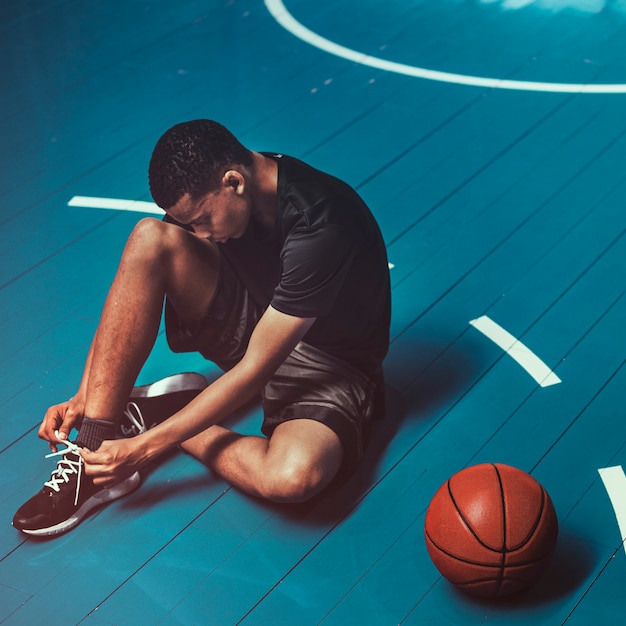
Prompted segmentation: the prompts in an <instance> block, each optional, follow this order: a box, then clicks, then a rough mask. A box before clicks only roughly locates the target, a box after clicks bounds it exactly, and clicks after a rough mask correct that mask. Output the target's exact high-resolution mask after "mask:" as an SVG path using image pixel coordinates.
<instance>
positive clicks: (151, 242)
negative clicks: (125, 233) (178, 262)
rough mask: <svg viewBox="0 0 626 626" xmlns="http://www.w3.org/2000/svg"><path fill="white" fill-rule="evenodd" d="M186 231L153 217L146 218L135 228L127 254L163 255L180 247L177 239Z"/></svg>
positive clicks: (128, 243) (126, 249)
mask: <svg viewBox="0 0 626 626" xmlns="http://www.w3.org/2000/svg"><path fill="white" fill-rule="evenodd" d="M183 233H184V231H183V230H182V229H180V228H178V227H176V226H174V225H173V224H168V223H166V222H163V221H161V220H157V219H155V218H153V217H145V218H143V219H142V220H140V221H139V222H137V224H136V225H135V227H134V228H133V231H132V233H131V234H130V237H129V238H128V242H127V243H126V248H125V251H124V252H125V254H142V255H146V256H153V255H156V254H159V255H160V254H163V253H164V252H167V251H168V250H171V249H174V248H175V246H176V245H178V243H179V242H178V241H177V239H178V238H180V237H181V236H184V235H183Z"/></svg>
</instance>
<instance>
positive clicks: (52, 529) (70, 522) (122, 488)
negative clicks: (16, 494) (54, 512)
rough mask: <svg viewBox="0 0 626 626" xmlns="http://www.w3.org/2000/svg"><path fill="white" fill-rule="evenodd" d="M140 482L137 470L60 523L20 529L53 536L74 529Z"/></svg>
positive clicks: (97, 494) (86, 502)
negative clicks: (95, 511)
mask: <svg viewBox="0 0 626 626" xmlns="http://www.w3.org/2000/svg"><path fill="white" fill-rule="evenodd" d="M140 483H141V477H140V476H139V472H135V473H134V474H133V475H132V476H129V477H128V478H127V479H126V480H123V481H122V482H121V483H118V484H117V485H113V487H109V488H108V489H102V490H101V491H99V492H98V493H96V494H94V495H93V496H91V498H89V499H88V500H86V501H85V502H84V503H83V504H82V506H81V507H80V508H79V509H78V510H77V511H76V512H75V513H74V515H72V516H71V517H69V518H68V519H66V520H65V521H63V522H60V523H59V524H55V525H54V526H49V527H48V528H37V529H26V528H20V529H19V530H20V531H21V532H23V533H26V534H27V535H32V536H34V537H51V536H53V535H60V534H61V533H65V532H67V531H68V530H72V528H74V527H75V526H77V525H78V524H80V522H82V520H83V519H84V518H85V517H87V515H88V514H89V513H90V512H91V511H93V509H95V508H97V507H99V506H102V505H103V504H107V503H108V502H112V501H113V500H117V499H118V498H122V497H123V496H125V495H128V494H129V493H131V492H132V491H135V489H137V487H139V485H140Z"/></svg>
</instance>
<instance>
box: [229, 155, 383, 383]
mask: <svg viewBox="0 0 626 626" xmlns="http://www.w3.org/2000/svg"><path fill="white" fill-rule="evenodd" d="M264 154H265V156H268V157H271V158H274V159H275V160H276V161H277V164H278V215H277V219H276V222H275V224H274V227H273V229H272V231H271V232H269V233H268V232H265V233H263V232H259V231H258V225H256V223H255V222H254V221H253V220H251V222H250V224H249V226H248V229H247V230H246V232H245V233H244V235H243V236H242V237H240V238H238V239H230V240H228V241H227V242H226V243H225V244H220V249H221V251H222V253H223V254H225V255H226V256H227V257H228V259H229V261H230V262H231V264H232V265H233V266H234V268H235V269H236V271H237V273H238V274H239V275H240V277H241V278H242V280H243V281H244V283H245V284H246V286H247V288H248V290H249V291H250V293H251V294H252V296H253V297H254V298H255V299H256V300H257V301H258V302H259V303H260V304H262V305H264V306H266V305H268V304H271V305H272V307H274V308H275V309H277V310H278V311H281V312H282V313H286V314H287V315H293V316H297V317H316V318H317V320H316V321H315V323H314V324H313V326H312V327H311V329H310V330H309V331H308V333H307V334H306V336H305V337H304V341H305V342H307V343H309V344H311V345H313V346H316V347H318V348H320V349H322V350H324V351H326V352H328V353H329V354H332V355H334V356H337V357H339V358H341V359H343V360H345V361H348V362H349V363H351V364H352V365H354V366H356V367H357V368H359V369H361V370H363V371H365V372H366V373H368V374H373V373H374V372H375V371H376V369H377V368H378V366H379V365H380V363H381V362H382V360H383V358H384V356H385V354H386V353H387V348H388V344H389V320H390V313H391V303H390V287H389V268H388V263H387V253H386V249H385V245H384V242H383V239H382V235H381V233H380V230H379V228H378V225H377V224H376V221H375V219H374V217H373V215H372V214H371V212H370V210H369V209H368V207H367V206H366V205H365V203H364V202H363V200H362V199H361V198H360V197H359V195H358V194H357V193H356V192H355V191H354V190H353V189H352V188H351V187H350V186H348V185H347V184H346V183H344V182H342V181H340V180H339V179H337V178H335V177H333V176H330V175H328V174H325V173H323V172H320V171H319V170H316V169H314V168H312V167H310V166H308V165H306V164H305V163H303V162H302V161H298V160H297V159H294V158H292V157H288V156H284V155H276V154H270V153H264Z"/></svg>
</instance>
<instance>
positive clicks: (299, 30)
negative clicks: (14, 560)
mask: <svg viewBox="0 0 626 626" xmlns="http://www.w3.org/2000/svg"><path fill="white" fill-rule="evenodd" d="M265 6H266V7H267V10H268V11H269V12H270V13H271V15H272V17H273V18H274V19H275V20H276V21H277V22H278V23H279V24H280V25H281V26H282V27H283V28H284V29H285V30H287V31H289V32H290V33H291V34H292V35H294V36H295V37H297V38H298V39H300V40H302V41H304V42H305V43H308V44H310V45H312V46H314V47H316V48H319V49H320V50H323V51H324V52H328V53H330V54H334V55H335V56H338V57H341V58H343V59H346V60H348V61H353V62H355V63H360V64H361V65H367V66H369V67H373V68H376V69H379V70H384V71H386V72H395V73H396V74H404V75H405V76H412V77H414V78H423V79H425V80H435V81H439V82H443V83H454V84H457V85H468V86H471V87H489V88H493V89H517V90H521V91H548V92H557V93H605V94H606V93H626V84H608V85H589V84H573V83H541V82H533V81H525V80H504V79H501V78H483V77H481V76H466V75H464V74H451V73H449V72H438V71H436V70H428V69H425V68H423V67H414V66H412V65H404V64H403V63H395V62H393V61H386V60H384V59H379V58H377V57H372V56H369V55H367V54H364V53H362V52H357V51H356V50H351V49H350V48H345V47H344V46H340V45H339V44H336V43H334V42H332V41H329V40H328V39H324V37H321V36H320V35H317V34H316V33H314V32H313V31H311V30H309V29H308V28H306V26H303V25H302V24H300V22H298V21H296V19H295V18H294V17H293V16H292V15H291V14H290V13H289V12H288V11H287V9H286V8H285V5H284V4H283V2H282V0H265Z"/></svg>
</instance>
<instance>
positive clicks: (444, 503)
mask: <svg viewBox="0 0 626 626" xmlns="http://www.w3.org/2000/svg"><path fill="white" fill-rule="evenodd" d="M424 535H425V538H426V547H427V548H428V553H429V555H430V558H431V559H432V561H433V563H434V564H435V567H436V568H437V569H438V570H439V572H440V573H441V574H442V575H443V576H444V577H445V578H447V579H448V580H449V581H450V582H451V583H453V584H454V585H455V586H456V587H457V588H459V589H461V590H463V591H466V592H468V593H470V594H472V595H476V596H483V597H499V596H506V595H510V594H513V593H517V592H519V591H522V590H524V589H527V588H528V587H529V586H530V585H532V584H533V583H534V582H535V581H536V580H537V579H538V578H539V577H540V576H541V574H542V573H543V571H544V570H545V568H546V566H547V565H548V563H549V561H550V558H551V556H552V553H553V552H554V548H555V546H556V541H557V535H558V520H557V516H556V513H555V510H554V506H553V504H552V500H550V496H549V495H548V492H547V491H546V490H545V489H544V488H543V487H542V485H540V484H539V483H538V482H537V481H536V480H535V479H534V478H533V477H532V476H530V475H529V474H527V473H526V472H523V471H522V470H519V469H517V468H515V467H511V466H509V465H502V464H499V463H485V464H481V465H474V466H472V467H468V468H466V469H464V470H461V471H460V472H458V473H457V474H454V476H452V477H451V478H450V479H448V480H447V481H446V482H445V483H444V484H443V485H442V486H441V487H440V488H439V490H438V491H437V493H436V494H435V495H434V497H433V499H432V501H431V503H430V505H429V507H428V510H427V511H426V519H425V523H424Z"/></svg>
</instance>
